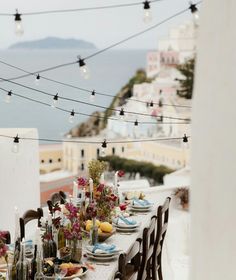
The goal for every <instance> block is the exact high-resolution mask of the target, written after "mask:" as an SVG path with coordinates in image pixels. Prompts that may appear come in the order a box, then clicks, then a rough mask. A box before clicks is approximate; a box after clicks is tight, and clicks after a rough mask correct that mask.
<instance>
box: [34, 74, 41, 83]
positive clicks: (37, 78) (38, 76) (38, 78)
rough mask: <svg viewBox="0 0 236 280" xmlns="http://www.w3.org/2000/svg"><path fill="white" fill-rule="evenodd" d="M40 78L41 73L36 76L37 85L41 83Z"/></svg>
mask: <svg viewBox="0 0 236 280" xmlns="http://www.w3.org/2000/svg"><path fill="white" fill-rule="evenodd" d="M40 78H41V77H40V75H39V74H37V75H36V77H35V80H34V83H35V85H36V86H38V85H39V80H40Z"/></svg>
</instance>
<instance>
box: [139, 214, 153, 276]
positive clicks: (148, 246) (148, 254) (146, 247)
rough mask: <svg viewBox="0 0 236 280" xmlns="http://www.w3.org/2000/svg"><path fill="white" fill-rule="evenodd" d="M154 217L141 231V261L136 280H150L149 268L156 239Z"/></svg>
mask: <svg viewBox="0 0 236 280" xmlns="http://www.w3.org/2000/svg"><path fill="white" fill-rule="evenodd" d="M156 224H157V222H156V216H153V217H152V219H151V223H150V226H149V227H148V228H144V230H143V240H142V261H141V266H140V270H139V274H138V278H137V279H138V280H144V279H150V273H149V272H150V266H151V265H152V264H151V262H152V256H153V252H154V248H155V242H156V240H155V237H156Z"/></svg>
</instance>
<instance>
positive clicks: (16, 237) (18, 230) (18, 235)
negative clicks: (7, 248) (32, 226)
mask: <svg viewBox="0 0 236 280" xmlns="http://www.w3.org/2000/svg"><path fill="white" fill-rule="evenodd" d="M14 209H15V241H16V240H17V239H18V237H20V221H19V219H20V215H19V211H18V208H17V207H16V206H15V207H14Z"/></svg>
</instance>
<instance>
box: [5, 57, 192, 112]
mask: <svg viewBox="0 0 236 280" xmlns="http://www.w3.org/2000/svg"><path fill="white" fill-rule="evenodd" d="M0 63H1V64H3V65H6V66H9V67H11V68H14V69H17V70H20V71H22V72H24V73H27V74H28V75H33V76H35V73H31V72H29V71H26V70H24V69H23V68H20V67H18V66H14V65H12V64H9V63H7V62H4V61H2V60H0ZM28 75H25V76H24V77H26V76H28ZM19 78H23V77H22V76H19V77H15V78H12V79H11V78H10V79H3V78H0V81H1V80H3V81H8V82H12V80H17V79H19ZM40 78H41V79H45V80H46V81H50V82H53V83H56V84H59V85H63V86H67V87H70V88H73V89H78V90H81V91H84V92H87V93H91V90H90V89H86V88H81V87H78V86H75V85H72V84H68V83H64V82H61V81H58V80H54V79H50V78H47V77H45V76H42V75H41V76H40ZM18 85H20V84H18ZM94 91H95V90H94ZM161 92H162V90H160V94H161ZM95 93H96V95H101V96H106V97H110V98H112V99H113V98H114V94H107V93H104V92H97V91H96V92H95ZM117 98H118V99H120V100H123V97H121V96H117ZM129 101H131V102H138V103H142V104H146V105H147V107H148V106H149V103H147V102H146V101H143V100H139V99H134V98H132V99H129ZM153 104H155V105H158V103H154V102H153ZM163 106H171V107H180V108H191V106H188V105H178V104H166V103H165V104H164V103H163Z"/></svg>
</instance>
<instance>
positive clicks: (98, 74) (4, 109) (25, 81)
mask: <svg viewBox="0 0 236 280" xmlns="http://www.w3.org/2000/svg"><path fill="white" fill-rule="evenodd" d="M92 52H93V51H88V50H87V51H83V52H80V53H78V51H76V50H30V51H26V50H24V51H23V50H4V51H0V61H4V62H6V63H9V64H12V65H14V66H17V67H20V68H23V69H25V70H27V71H31V72H35V71H39V70H41V69H44V68H47V67H51V66H55V65H58V64H63V63H67V62H73V61H76V60H77V56H78V55H81V56H82V57H85V56H87V55H90V54H91V53H92ZM146 55H147V50H110V51H107V52H104V53H102V54H100V55H98V56H95V57H92V58H91V59H89V60H88V61H87V65H88V67H89V71H90V79H88V80H85V79H83V78H82V77H81V75H80V70H79V67H78V65H77V64H76V65H71V66H66V67H63V68H59V69H56V70H53V71H48V72H45V73H43V74H42V75H43V76H45V77H47V78H51V79H55V80H58V81H61V82H64V83H68V84H72V85H75V86H78V87H82V88H85V89H88V90H91V91H92V90H95V91H98V92H103V93H108V94H111V95H112V96H115V95H116V94H117V93H118V92H119V90H120V89H121V88H122V87H123V86H124V85H125V84H126V83H127V82H128V81H129V79H130V78H131V77H132V76H133V75H134V74H135V72H136V70H137V69H139V68H145V66H146ZM22 74H24V73H23V72H22V71H20V70H16V69H13V68H11V67H8V66H6V65H3V64H1V62H0V79H2V78H3V79H9V78H13V77H17V76H20V75H22ZM15 82H17V83H19V84H21V85H24V86H28V87H33V88H36V89H39V90H42V91H45V92H48V93H50V94H57V93H58V95H59V96H63V97H69V98H74V99H78V100H81V101H85V102H90V93H87V92H84V91H81V90H78V89H73V88H70V87H66V86H63V85H58V84H55V83H53V82H50V81H46V80H44V79H40V80H39V84H38V85H36V84H35V78H34V77H33V76H30V77H25V78H21V79H17V80H15ZM2 89H5V90H12V92H13V95H12V97H11V100H10V103H6V102H5V96H6V92H4V91H3V90H2ZM14 93H17V94H20V95H23V96H26V97H29V98H33V99H36V100H38V101H42V102H45V103H48V104H51V103H52V97H50V96H45V95H43V94H41V93H39V92H36V91H33V90H31V89H26V88H24V87H22V86H20V85H16V84H13V83H10V82H6V81H2V80H1V81H0V128H37V129H38V132H39V136H40V138H56V139H61V138H62V137H63V135H64V134H65V133H67V132H68V131H69V130H70V129H71V128H72V127H73V126H75V125H77V124H79V123H81V122H83V121H85V120H86V119H87V117H86V116H80V115H77V116H76V117H75V121H74V123H73V124H71V123H69V121H68V119H69V114H68V113H65V112H62V111H59V110H57V109H55V108H52V107H47V106H43V105H40V104H37V103H34V102H32V101H29V100H25V99H22V98H19V97H17V96H14ZM111 101H112V98H110V97H105V96H101V95H99V96H98V95H96V96H95V100H94V104H98V105H102V106H106V107H107V106H109V104H110V103H111ZM58 106H59V107H61V108H64V109H66V110H70V111H71V110H72V109H74V110H75V111H79V112H81V113H86V114H91V113H93V112H94V111H101V109H99V108H95V107H92V106H88V105H83V104H78V103H73V102H70V101H64V100H60V99H59V102H58Z"/></svg>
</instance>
